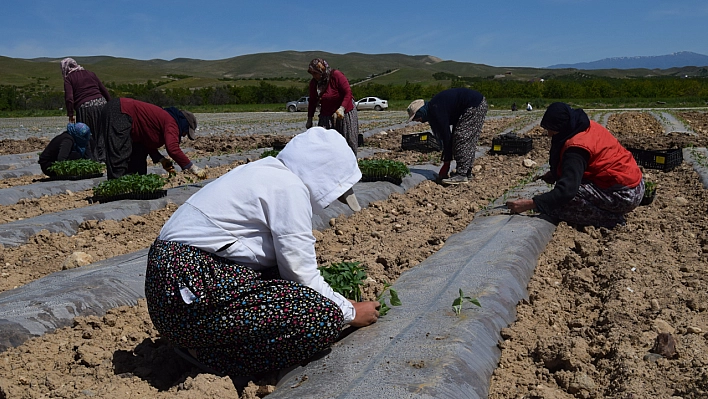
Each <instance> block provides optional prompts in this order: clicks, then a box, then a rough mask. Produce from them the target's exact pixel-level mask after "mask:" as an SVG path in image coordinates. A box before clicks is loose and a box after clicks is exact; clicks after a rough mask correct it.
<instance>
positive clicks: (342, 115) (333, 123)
mask: <svg viewBox="0 0 708 399" xmlns="http://www.w3.org/2000/svg"><path fill="white" fill-rule="evenodd" d="M307 72H308V73H309V74H310V75H312V79H311V80H310V99H309V104H308V106H307V123H306V124H305V127H306V128H308V129H309V128H311V127H312V118H313V117H314V115H315V110H316V109H317V105H318V104H319V105H320V114H319V120H318V121H317V126H322V127H323V128H325V129H334V130H336V131H338V132H339V134H341V135H342V136H344V138H345V139H346V140H347V144H348V145H349V148H351V149H352V151H354V154H355V155H356V153H357V151H358V149H359V115H358V113H357V110H356V107H355V106H354V97H353V96H352V89H351V87H349V81H348V80H347V78H346V77H345V76H344V74H343V73H342V72H340V71H338V70H336V69H332V68H330V66H329V64H327V61H325V60H324V59H322V58H315V59H313V60H312V61H311V62H310V65H309V67H308V68H307Z"/></svg>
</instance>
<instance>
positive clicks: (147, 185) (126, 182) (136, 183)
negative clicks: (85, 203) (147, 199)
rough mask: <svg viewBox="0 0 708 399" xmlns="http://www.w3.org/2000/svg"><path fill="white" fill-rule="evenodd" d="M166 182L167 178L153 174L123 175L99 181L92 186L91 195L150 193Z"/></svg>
mask: <svg viewBox="0 0 708 399" xmlns="http://www.w3.org/2000/svg"><path fill="white" fill-rule="evenodd" d="M166 183H167V179H165V178H164V177H162V176H159V175H155V174H149V175H138V174H134V175H125V176H122V177H120V178H118V179H112V180H106V181H104V182H101V184H99V185H98V186H96V187H94V188H93V195H94V196H96V197H114V196H117V195H121V194H151V193H155V192H157V191H159V190H162V188H163V187H164V186H165V184H166Z"/></svg>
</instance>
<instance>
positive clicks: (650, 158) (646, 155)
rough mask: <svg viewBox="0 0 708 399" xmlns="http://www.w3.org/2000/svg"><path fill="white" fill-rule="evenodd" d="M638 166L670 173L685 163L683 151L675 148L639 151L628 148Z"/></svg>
mask: <svg viewBox="0 0 708 399" xmlns="http://www.w3.org/2000/svg"><path fill="white" fill-rule="evenodd" d="M628 150H629V152H631V153H632V156H633V157H634V160H635V161H637V165H639V166H643V167H645V168H647V169H659V170H663V171H665V172H666V171H669V170H671V169H673V168H675V167H677V166H679V165H681V163H682V162H683V150H682V149H681V148H674V149H670V150H639V149H636V148H628Z"/></svg>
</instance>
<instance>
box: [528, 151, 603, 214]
mask: <svg viewBox="0 0 708 399" xmlns="http://www.w3.org/2000/svg"><path fill="white" fill-rule="evenodd" d="M589 161H590V154H589V153H588V152H587V151H585V150H583V149H582V148H573V147H571V148H569V149H567V150H566V151H565V153H564V154H563V160H562V161H561V175H560V177H559V178H558V180H557V181H556V184H555V186H554V187H553V190H551V191H549V192H547V193H544V194H541V195H537V196H535V197H533V202H534V204H535V205H536V209H537V210H538V211H539V212H541V213H545V214H548V213H549V211H551V210H553V209H557V208H559V207H561V206H563V205H565V204H567V203H568V202H570V200H572V199H573V198H574V197H575V196H576V195H577V194H578V189H579V188H580V183H581V182H582V180H583V173H585V169H587V167H588V162H589Z"/></svg>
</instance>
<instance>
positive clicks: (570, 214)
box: [507, 102, 644, 228]
mask: <svg viewBox="0 0 708 399" xmlns="http://www.w3.org/2000/svg"><path fill="white" fill-rule="evenodd" d="M541 127H542V128H544V129H546V131H547V134H548V136H549V137H551V150H550V152H549V164H550V170H549V171H548V172H547V173H546V174H545V175H543V176H542V177H541V179H543V181H545V182H546V183H548V184H555V186H554V187H553V189H552V190H551V191H549V192H547V193H544V194H540V195H537V196H535V197H533V199H517V200H514V201H509V202H507V206H508V207H509V209H510V210H511V211H512V212H513V213H520V212H524V211H528V210H530V209H535V210H537V211H538V212H540V213H542V214H545V215H549V216H551V217H553V218H555V219H557V220H564V221H566V222H568V223H573V224H578V225H583V226H596V227H607V228H612V227H614V226H616V225H618V224H624V223H625V218H624V215H625V214H627V213H629V212H631V211H632V210H634V209H635V208H636V207H637V206H639V203H640V202H641V201H642V197H643V196H644V179H643V176H642V171H641V170H640V169H639V166H637V163H636V162H635V160H634V157H633V156H632V153H631V152H629V151H628V150H626V149H625V148H624V147H622V145H621V144H620V143H619V141H617V139H616V138H615V137H614V136H613V135H612V133H610V132H609V131H608V130H607V129H605V128H604V127H603V126H602V125H600V124H598V123H597V122H595V121H591V120H590V118H588V116H587V114H586V113H585V111H583V110H582V109H572V108H571V107H570V106H569V105H568V104H565V103H560V102H557V103H553V104H551V105H550V106H549V107H548V109H547V110H546V112H545V114H544V115H543V119H541Z"/></svg>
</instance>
